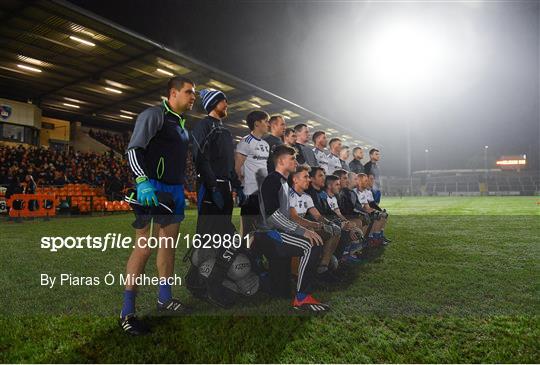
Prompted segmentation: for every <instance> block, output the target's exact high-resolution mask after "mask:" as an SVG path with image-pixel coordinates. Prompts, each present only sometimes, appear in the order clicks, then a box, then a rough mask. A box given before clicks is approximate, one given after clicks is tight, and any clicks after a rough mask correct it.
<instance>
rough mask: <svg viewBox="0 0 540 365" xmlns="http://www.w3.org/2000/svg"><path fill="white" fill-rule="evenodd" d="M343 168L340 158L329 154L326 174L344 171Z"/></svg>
mask: <svg viewBox="0 0 540 365" xmlns="http://www.w3.org/2000/svg"><path fill="white" fill-rule="evenodd" d="M342 169H343V166H342V165H341V160H340V159H339V157H338V156H336V155H334V154H332V153H329V154H328V170H327V171H326V174H333V173H334V171H336V170H342Z"/></svg>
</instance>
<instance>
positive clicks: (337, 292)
mask: <svg viewBox="0 0 540 365" xmlns="http://www.w3.org/2000/svg"><path fill="white" fill-rule="evenodd" d="M539 200H540V199H539V198H537V197H474V198H465V197H460V198H447V197H442V198H439V197H437V198H427V197H426V198H403V199H399V198H392V199H390V198H386V199H384V201H383V203H384V204H383V205H384V207H386V208H387V209H388V210H389V212H390V214H391V220H390V224H389V227H388V228H387V230H386V232H387V235H388V236H389V237H391V238H392V239H393V240H394V243H393V244H391V245H390V246H388V248H386V250H385V251H384V252H379V254H378V255H374V257H373V259H372V260H371V261H370V262H369V263H367V264H365V265H361V266H357V267H354V268H353V269H351V270H349V271H348V276H347V280H346V282H345V283H343V284H341V285H340V286H338V287H335V288H322V289H321V290H319V291H318V292H317V296H318V297H320V298H321V299H324V300H325V301H328V302H329V303H330V304H331V305H332V309H333V311H332V313H331V314H329V315H326V316H324V317H306V316H297V315H295V314H294V313H292V312H291V310H290V309H289V302H288V301H287V300H276V299H272V298H270V297H268V296H267V295H265V294H259V295H257V296H256V297H255V298H252V299H251V300H249V301H246V302H244V303H242V304H241V305H239V306H237V307H236V308H234V309H232V310H228V311H227V310H218V309H215V308H213V307H211V306H209V305H208V304H206V303H203V302H200V301H198V300H196V299H193V298H190V297H189V295H188V293H187V291H186V290H185V288H183V287H181V288H175V292H176V294H178V295H179V296H180V297H181V298H182V299H185V300H186V301H188V302H189V303H190V304H192V305H193V306H195V307H196V312H195V313H194V314H193V315H191V316H189V317H183V318H164V317H156V316H154V312H153V308H154V304H155V302H154V301H155V288H153V287H142V288H141V292H140V295H139V297H138V302H137V305H138V310H139V311H140V312H141V313H144V314H145V315H147V316H148V317H149V319H148V320H149V321H150V322H152V323H153V325H154V332H153V334H152V335H150V336H148V337H144V338H128V337H126V336H124V334H123V333H121V332H120V330H119V328H118V326H117V322H116V320H117V319H116V317H117V314H118V311H119V307H120V302H121V296H122V288H121V287H120V286H118V285H115V286H106V285H100V286H92V287H76V286H63V287H55V288H53V289H47V288H45V287H41V286H40V282H39V275H40V274H41V273H50V274H59V273H63V272H65V273H70V272H71V273H74V274H76V275H80V276H85V275H87V276H95V275H98V276H100V277H103V276H104V275H105V274H106V273H108V272H109V271H111V272H112V273H116V274H117V273H120V272H123V270H124V265H125V261H126V259H127V257H128V255H129V251H128V250H122V249H114V250H108V251H106V252H97V251H93V250H88V249H83V250H62V251H59V252H56V253H51V252H47V251H45V250H43V249H41V248H40V247H39V241H40V238H41V237H42V236H55V235H59V236H60V235H63V236H65V235H74V236H75V235H80V236H84V235H86V234H92V235H105V234H106V233H107V232H116V233H122V234H125V235H131V234H132V229H131V228H130V222H131V220H132V217H131V215H115V216H106V217H86V218H58V219H54V220H51V221H50V222H24V223H21V224H18V223H11V222H9V223H8V222H6V221H2V222H1V223H0V230H1V232H2V233H1V235H0V248H1V251H2V255H0V266H1V267H2V276H1V277H0V284H1V288H2V289H3V290H2V291H1V293H0V298H1V299H2V301H1V303H2V306H1V308H0V310H1V312H0V361H1V362H37V363H42V362H55V363H57V362H164V363H169V362H197V363H199V362H295V363H302V362H333V363H335V362H407V363H408V362H445V363H447V362H500V363H508V362H514V363H515V362H522V363H532V362H534V363H538V362H540V345H539V344H540V219H539V217H538V216H539V215H540V205H538V204H537V202H538V201H539ZM195 218H196V217H195V212H194V211H189V212H188V217H187V219H186V221H185V223H184V224H183V230H184V231H185V232H193V230H194V224H195ZM237 220H238V217H237V216H235V221H236V222H237ZM180 251H182V252H178V253H177V260H176V262H177V268H176V271H177V273H178V274H179V275H182V274H184V273H185V269H186V267H185V265H184V263H182V262H181V257H182V256H183V251H185V249H183V250H180ZM151 260H152V259H151ZM151 263H152V265H149V267H148V271H147V273H148V274H150V275H152V274H154V273H155V269H154V265H153V262H151Z"/></svg>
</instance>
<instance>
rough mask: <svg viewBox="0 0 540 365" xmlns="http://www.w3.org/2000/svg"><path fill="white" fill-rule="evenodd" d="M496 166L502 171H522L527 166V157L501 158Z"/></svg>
mask: <svg viewBox="0 0 540 365" xmlns="http://www.w3.org/2000/svg"><path fill="white" fill-rule="evenodd" d="M496 164H497V167H499V168H501V169H503V170H522V169H524V168H525V167H526V166H527V155H513V156H501V158H499V159H498V160H497V162H496Z"/></svg>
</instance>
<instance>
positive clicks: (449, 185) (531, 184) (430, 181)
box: [382, 169, 540, 196]
mask: <svg viewBox="0 0 540 365" xmlns="http://www.w3.org/2000/svg"><path fill="white" fill-rule="evenodd" d="M382 185H383V191H384V192H385V194H386V195H394V196H396V195H535V194H538V193H539V192H540V172H538V171H519V172H517V171H503V170H496V169H492V170H489V171H488V172H487V178H486V172H485V171H484V170H437V171H429V172H425V171H421V172H416V173H414V177H412V178H411V179H408V178H396V177H386V178H384V179H383V180H382ZM411 188H412V190H411ZM411 191H412V194H411Z"/></svg>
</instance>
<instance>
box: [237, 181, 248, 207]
mask: <svg viewBox="0 0 540 365" xmlns="http://www.w3.org/2000/svg"><path fill="white" fill-rule="evenodd" d="M234 191H236V196H237V197H238V206H242V205H243V204H244V203H245V202H246V194H244V188H243V187H241V186H239V187H237V188H234Z"/></svg>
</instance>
